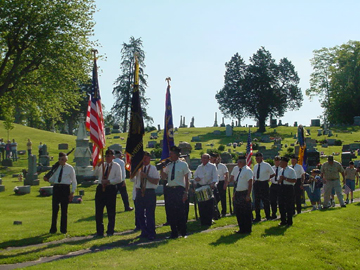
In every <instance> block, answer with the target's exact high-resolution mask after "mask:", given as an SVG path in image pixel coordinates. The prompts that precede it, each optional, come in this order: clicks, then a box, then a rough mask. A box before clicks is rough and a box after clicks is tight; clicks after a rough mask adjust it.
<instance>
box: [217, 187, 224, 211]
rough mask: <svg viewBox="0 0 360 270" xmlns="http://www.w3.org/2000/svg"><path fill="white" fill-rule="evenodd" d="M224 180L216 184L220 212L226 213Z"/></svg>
mask: <svg viewBox="0 0 360 270" xmlns="http://www.w3.org/2000/svg"><path fill="white" fill-rule="evenodd" d="M224 185H225V181H219V183H218V184H217V189H218V192H219V196H220V202H221V214H222V215H225V214H226V189H225V190H224Z"/></svg>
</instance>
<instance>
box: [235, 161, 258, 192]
mask: <svg viewBox="0 0 360 270" xmlns="http://www.w3.org/2000/svg"><path fill="white" fill-rule="evenodd" d="M239 171H240V168H239V166H236V167H234V169H233V170H232V171H231V175H232V176H234V181H236V182H237V184H236V191H245V190H248V189H249V180H252V178H253V172H252V170H251V168H250V167H249V166H244V167H242V168H241V172H240V175H239Z"/></svg>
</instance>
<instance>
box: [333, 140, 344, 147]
mask: <svg viewBox="0 0 360 270" xmlns="http://www.w3.org/2000/svg"><path fill="white" fill-rule="evenodd" d="M334 144H335V145H336V146H340V145H342V141H341V140H336V141H335V143H334Z"/></svg>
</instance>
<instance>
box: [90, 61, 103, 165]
mask: <svg viewBox="0 0 360 270" xmlns="http://www.w3.org/2000/svg"><path fill="white" fill-rule="evenodd" d="M86 129H87V130H88V131H89V132H90V140H91V141H92V142H93V144H94V145H93V151H92V156H91V157H92V160H93V167H94V168H95V166H96V165H97V163H98V161H99V160H100V158H101V150H102V149H104V148H105V133H104V117H103V113H102V108H101V97H100V89H99V82H98V73H97V65H96V58H94V67H93V78H92V88H91V96H90V99H89V105H88V111H87V115H86Z"/></svg>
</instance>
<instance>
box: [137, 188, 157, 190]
mask: <svg viewBox="0 0 360 270" xmlns="http://www.w3.org/2000/svg"><path fill="white" fill-rule="evenodd" d="M136 190H141V188H136ZM145 190H155V188H146V189H145Z"/></svg>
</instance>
